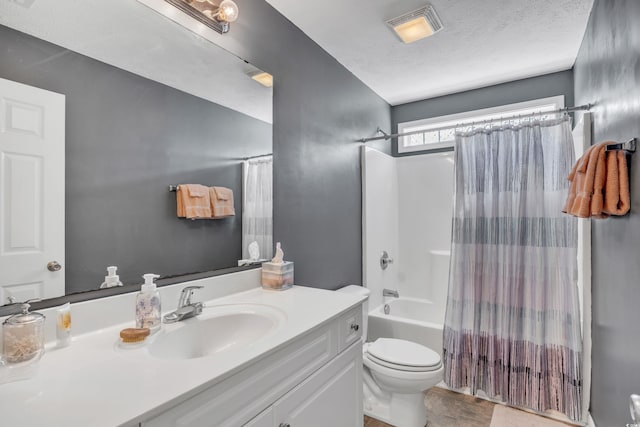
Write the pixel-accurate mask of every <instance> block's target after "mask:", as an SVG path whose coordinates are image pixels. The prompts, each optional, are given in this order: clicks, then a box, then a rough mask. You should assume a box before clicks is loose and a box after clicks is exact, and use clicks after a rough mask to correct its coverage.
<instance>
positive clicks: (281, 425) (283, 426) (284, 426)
mask: <svg viewBox="0 0 640 427" xmlns="http://www.w3.org/2000/svg"><path fill="white" fill-rule="evenodd" d="M278 427H291V425H290V424H289V423H280V425H279V426H278Z"/></svg>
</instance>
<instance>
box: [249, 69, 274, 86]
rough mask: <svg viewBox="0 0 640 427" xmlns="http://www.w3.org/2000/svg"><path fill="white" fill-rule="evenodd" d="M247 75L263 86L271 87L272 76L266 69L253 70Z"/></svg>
mask: <svg viewBox="0 0 640 427" xmlns="http://www.w3.org/2000/svg"><path fill="white" fill-rule="evenodd" d="M249 76H250V77H251V78H252V79H253V80H255V81H257V82H258V83H260V84H261V85H262V86H264V87H273V76H272V75H271V74H269V73H267V72H266V71H254V72H253V73H249Z"/></svg>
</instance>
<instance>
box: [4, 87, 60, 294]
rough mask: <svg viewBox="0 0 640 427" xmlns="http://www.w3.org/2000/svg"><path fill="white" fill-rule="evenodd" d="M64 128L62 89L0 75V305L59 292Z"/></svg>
mask: <svg viewBox="0 0 640 427" xmlns="http://www.w3.org/2000/svg"><path fill="white" fill-rule="evenodd" d="M64 130H65V98H64V95H60V94H57V93H53V92H49V91H46V90H42V89H38V88H35V87H31V86H27V85H23V84H20V83H16V82H12V81H9V80H4V79H0V305H2V304H6V303H7V302H8V301H7V299H8V297H9V296H14V297H15V298H16V299H17V300H18V301H24V300H27V299H30V298H50V297H56V296H61V295H64V269H63V268H61V269H59V270H58V271H55V270H56V268H57V267H56V265H54V264H50V266H49V268H48V264H49V263H54V262H55V263H57V264H58V265H59V266H61V267H62V266H64V261H65V259H64V194H65V190H64V150H65V147H64V145H65V135H64ZM50 270H54V271H50Z"/></svg>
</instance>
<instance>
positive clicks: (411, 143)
mask: <svg viewBox="0 0 640 427" xmlns="http://www.w3.org/2000/svg"><path fill="white" fill-rule="evenodd" d="M560 108H564V96H554V97H551V98H543V99H536V100H533V101H527V102H519V103H517V104H509V105H503V106H500V107H493V108H485V109H482V110H475V111H467V112H464V113H458V114H451V115H448V116H440V117H433V118H430V119H423V120H415V121H412V122H405V123H399V124H398V133H400V134H402V133H409V132H419V133H415V134H413V135H407V136H402V137H400V138H398V152H399V153H409V152H412V151H423V150H433V149H436V148H447V147H452V146H453V143H454V139H455V133H456V131H470V130H472V129H474V128H476V127H485V126H487V121H488V120H491V121H492V122H491V124H492V125H501V124H512V125H517V124H519V123H521V122H522V121H525V120H529V119H530V117H522V118H520V117H519V116H526V115H527V114H529V115H530V114H532V113H539V112H541V113H544V112H551V111H555V110H558V109H560ZM548 117H549V116H545V115H540V116H536V118H539V119H544V118H548ZM479 122H482V123H479Z"/></svg>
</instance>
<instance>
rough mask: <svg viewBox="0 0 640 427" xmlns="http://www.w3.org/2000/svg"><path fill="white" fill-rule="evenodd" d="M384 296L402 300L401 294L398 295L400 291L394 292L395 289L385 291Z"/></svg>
mask: <svg viewBox="0 0 640 427" xmlns="http://www.w3.org/2000/svg"><path fill="white" fill-rule="evenodd" d="M382 296H383V297H394V298H400V294H399V293H398V291H394V290H393V289H383V290H382Z"/></svg>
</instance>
